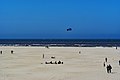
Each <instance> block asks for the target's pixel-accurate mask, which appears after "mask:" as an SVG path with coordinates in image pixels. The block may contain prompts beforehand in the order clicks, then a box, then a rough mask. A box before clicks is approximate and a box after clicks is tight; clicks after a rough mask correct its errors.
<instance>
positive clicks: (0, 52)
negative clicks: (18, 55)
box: [0, 50, 14, 54]
mask: <svg viewBox="0 0 120 80" xmlns="http://www.w3.org/2000/svg"><path fill="white" fill-rule="evenodd" d="M13 53H14V51H13V50H11V54H13ZM0 54H3V51H0Z"/></svg>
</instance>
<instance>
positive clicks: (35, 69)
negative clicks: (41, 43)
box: [0, 47, 120, 80]
mask: <svg viewBox="0 0 120 80" xmlns="http://www.w3.org/2000/svg"><path fill="white" fill-rule="evenodd" d="M0 50H2V51H3V54H0V80H120V66H119V65H118V60H119V59H120V48H118V50H116V49H115V48H102V47H98V48H97V47H96V48H95V47H91V48H90V47H52V48H51V47H50V49H47V48H44V47H0ZM11 50H14V54H10V51H11ZM79 51H81V54H79ZM43 54H44V55H45V58H44V59H42V55H43ZM51 56H55V57H56V58H55V59H51V58H50V57H51ZM105 57H107V58H108V63H107V64H111V65H112V67H113V69H112V74H108V73H106V68H105V67H103V62H104V58H105ZM51 60H53V61H55V60H56V61H59V60H61V61H63V62H64V64H60V65H58V64H45V61H51ZM41 63H43V64H41Z"/></svg>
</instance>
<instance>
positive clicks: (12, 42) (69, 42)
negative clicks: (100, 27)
mask: <svg viewBox="0 0 120 80" xmlns="http://www.w3.org/2000/svg"><path fill="white" fill-rule="evenodd" d="M48 45H49V46H64V47H67V46H71V47H72V46H73V47H80V46H81V47H96V46H103V47H113V46H120V39H0V46H48Z"/></svg>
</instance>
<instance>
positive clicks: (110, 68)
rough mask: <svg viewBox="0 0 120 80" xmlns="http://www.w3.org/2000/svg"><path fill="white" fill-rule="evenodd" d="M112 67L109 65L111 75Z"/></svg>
mask: <svg viewBox="0 0 120 80" xmlns="http://www.w3.org/2000/svg"><path fill="white" fill-rule="evenodd" d="M111 70H112V66H111V65H110V64H109V72H110V73H111Z"/></svg>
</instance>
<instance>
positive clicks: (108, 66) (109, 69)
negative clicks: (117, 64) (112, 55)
mask: <svg viewBox="0 0 120 80" xmlns="http://www.w3.org/2000/svg"><path fill="white" fill-rule="evenodd" d="M107 62H108V59H107V58H105V62H104V63H103V66H104V67H106V69H107V73H111V71H112V66H111V65H110V64H109V65H107V66H106V65H105V63H107Z"/></svg>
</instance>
